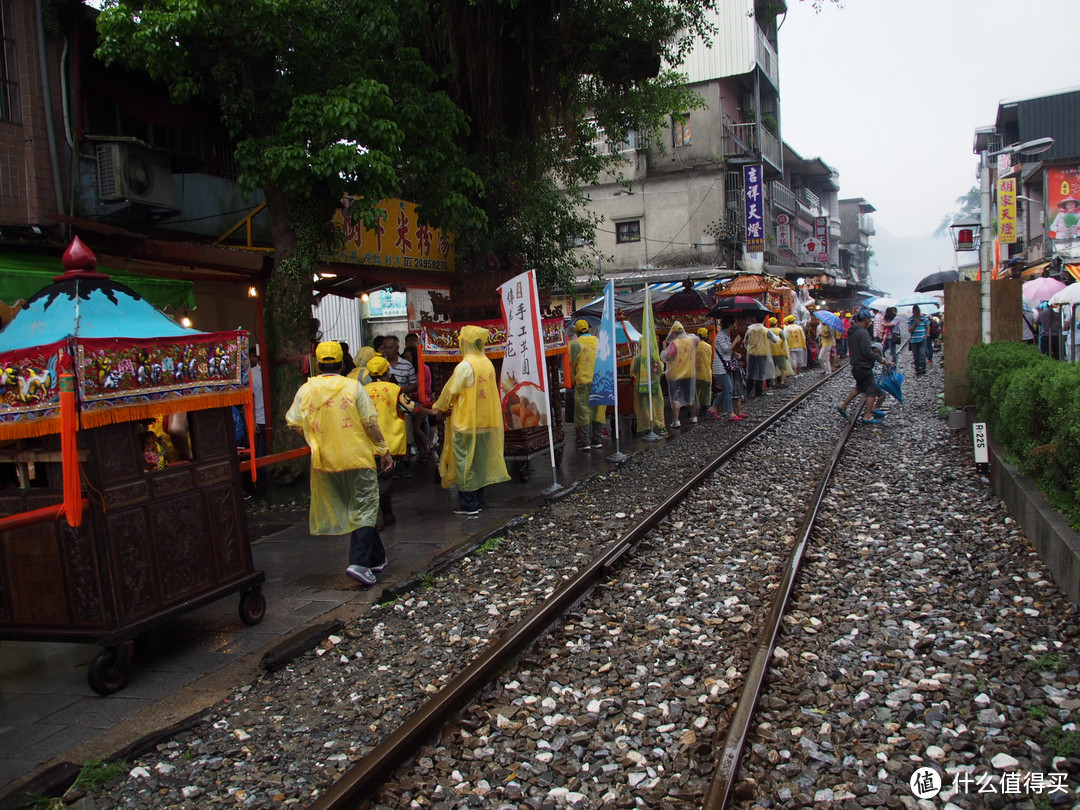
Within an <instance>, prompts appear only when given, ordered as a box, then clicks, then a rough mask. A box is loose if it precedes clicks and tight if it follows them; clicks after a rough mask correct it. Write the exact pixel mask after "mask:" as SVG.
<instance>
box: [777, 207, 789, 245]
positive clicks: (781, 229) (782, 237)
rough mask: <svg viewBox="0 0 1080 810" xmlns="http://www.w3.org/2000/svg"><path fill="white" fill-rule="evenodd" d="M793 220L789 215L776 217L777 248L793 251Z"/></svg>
mask: <svg viewBox="0 0 1080 810" xmlns="http://www.w3.org/2000/svg"><path fill="white" fill-rule="evenodd" d="M790 223H791V218H790V217H789V216H788V215H787V214H777V215H776V247H777V248H778V249H786V250H791V224H790Z"/></svg>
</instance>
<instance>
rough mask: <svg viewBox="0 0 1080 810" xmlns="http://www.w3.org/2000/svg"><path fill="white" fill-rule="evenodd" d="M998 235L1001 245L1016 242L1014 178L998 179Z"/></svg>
mask: <svg viewBox="0 0 1080 810" xmlns="http://www.w3.org/2000/svg"><path fill="white" fill-rule="evenodd" d="M998 235H999V236H1000V237H1001V243H1002V244H1009V243H1013V242H1015V241H1016V178H1015V177H999V178H998Z"/></svg>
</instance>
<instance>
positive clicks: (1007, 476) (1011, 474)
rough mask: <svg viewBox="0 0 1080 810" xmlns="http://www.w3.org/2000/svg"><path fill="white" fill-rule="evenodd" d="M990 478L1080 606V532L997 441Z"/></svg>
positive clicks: (1057, 579) (1060, 584)
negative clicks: (1012, 461)
mask: <svg viewBox="0 0 1080 810" xmlns="http://www.w3.org/2000/svg"><path fill="white" fill-rule="evenodd" d="M990 479H991V480H992V481H993V483H994V491H995V492H996V493H997V495H998V497H999V498H1001V500H1003V501H1004V502H1005V505H1006V506H1007V507H1008V508H1009V511H1010V512H1011V513H1012V516H1013V517H1014V518H1015V519H1016V521H1017V522H1018V523H1019V524H1020V526H1021V527H1022V528H1023V530H1024V534H1026V535H1027V537H1028V539H1029V540H1030V541H1031V544H1032V545H1033V546H1034V547H1035V550H1036V551H1038V552H1039V556H1040V557H1042V559H1043V562H1045V563H1046V567H1047V568H1049V569H1050V573H1051V575H1052V576H1053V577H1054V582H1056V583H1057V584H1058V587H1060V588H1061V589H1062V590H1063V591H1065V593H1066V594H1068V596H1069V599H1071V600H1072V602H1073V604H1075V605H1080V532H1076V531H1075V530H1074V529H1073V528H1072V527H1071V526H1070V525H1069V522H1068V521H1067V520H1065V518H1064V517H1062V516H1061V514H1060V513H1059V512H1057V511H1056V510H1055V509H1054V507H1052V506H1051V505H1050V504H1049V503H1047V501H1046V497H1045V496H1044V495H1043V494H1042V493H1041V492H1040V491H1039V490H1038V489H1037V488H1036V486H1035V481H1034V480H1032V479H1031V478H1028V477H1027V476H1026V475H1021V474H1020V473H1018V472H1017V470H1016V468H1015V467H1013V466H1012V465H1011V464H1009V463H1008V462H1007V461H1006V460H1005V449H1004V448H1003V447H1002V446H1001V445H999V444H998V443H997V442H995V441H991V442H990Z"/></svg>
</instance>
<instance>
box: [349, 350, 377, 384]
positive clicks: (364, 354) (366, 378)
mask: <svg viewBox="0 0 1080 810" xmlns="http://www.w3.org/2000/svg"><path fill="white" fill-rule="evenodd" d="M374 356H375V350H374V349H373V348H371V347H370V346H361V347H360V350H359V351H358V352H357V353H356V357H354V358H353V362H354V363H356V368H354V369H353V370H352V371H350V372H349V373H348V374H346V375H345V376H346V377H349V378H350V379H353V380H359V381H360V384H361V385H367V384H368V383H369V382H371V373H370V372H369V371H368V367H367V364H368V361H369V360H371V358H372V357H374Z"/></svg>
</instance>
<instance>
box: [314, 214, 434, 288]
mask: <svg viewBox="0 0 1080 810" xmlns="http://www.w3.org/2000/svg"><path fill="white" fill-rule="evenodd" d="M351 204H352V200H351V199H348V198H347V199H345V200H344V201H343V204H342V207H341V209H340V210H338V211H336V212H335V213H334V225H335V227H337V228H338V229H339V230H341V232H342V233H343V234H344V235H345V244H344V246H343V247H342V248H341V250H340V251H339V252H338V253H337V254H335V255H334V256H333V257H331V258H332V260H333V261H337V262H345V263H347V264H368V265H375V266H377V267H395V268H400V269H402V270H434V271H437V272H442V273H452V272H453V271H454V243H453V238H452V237H451V236H450V234H448V233H445V232H443V231H442V230H440V229H439V228H433V227H431V226H430V225H422V224H420V219H419V217H418V215H417V212H416V205H415V204H414V203H411V202H406V201H405V200H397V199H390V200H383V201H382V203H381V204H380V205H379V208H380V209H382V210H383V211H384V212H385V213H386V216H384V217H382V218H381V219H380V220H379V222H378V224H377V225H376V226H375V228H374V229H372V230H368V229H367V228H365V227H364V225H363V223H362V222H355V223H354V222H353V221H352V218H351V217H350V216H348V209H349V206H350V205H351Z"/></svg>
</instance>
